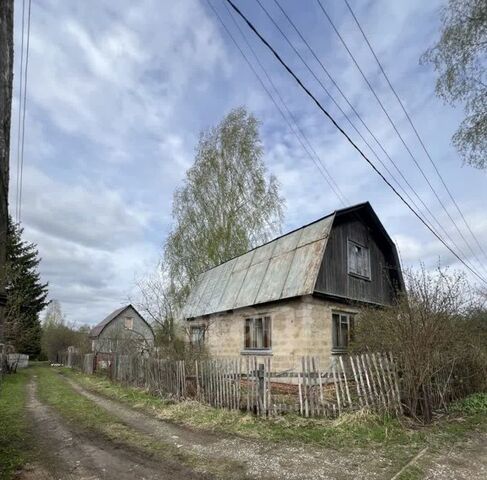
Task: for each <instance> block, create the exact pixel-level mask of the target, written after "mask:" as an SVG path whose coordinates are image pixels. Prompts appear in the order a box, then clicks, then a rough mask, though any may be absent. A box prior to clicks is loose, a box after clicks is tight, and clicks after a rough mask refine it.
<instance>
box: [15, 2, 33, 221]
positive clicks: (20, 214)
mask: <svg viewBox="0 0 487 480" xmlns="http://www.w3.org/2000/svg"><path fill="white" fill-rule="evenodd" d="M31 4H32V0H29V10H28V14H27V47H26V50H25V72H24V108H23V112H22V150H21V155H20V189H19V216H18V222H19V223H20V222H21V221H22V183H23V176H24V145H25V111H26V104H27V72H28V68H29V45H30V9H31Z"/></svg>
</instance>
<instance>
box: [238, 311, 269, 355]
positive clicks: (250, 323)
mask: <svg viewBox="0 0 487 480" xmlns="http://www.w3.org/2000/svg"><path fill="white" fill-rule="evenodd" d="M259 320H260V321H261V327H260V330H261V333H260V335H261V341H260V342H258V338H257V336H256V332H257V328H259V327H258V326H257V321H259ZM243 327H244V335H243V352H245V353H249V352H258V353H266V352H271V351H272V317H271V316H270V315H265V314H264V315H256V316H254V317H246V318H244V326H243ZM266 337H267V342H266V341H265V340H266ZM247 340H248V342H247ZM258 343H261V346H259V345H258ZM266 343H267V345H266Z"/></svg>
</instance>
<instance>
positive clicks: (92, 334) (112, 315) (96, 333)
mask: <svg viewBox="0 0 487 480" xmlns="http://www.w3.org/2000/svg"><path fill="white" fill-rule="evenodd" d="M128 308H133V309H134V310H135V313H137V315H139V317H140V318H142V320H144V322H145V323H147V322H146V321H145V319H144V317H143V316H142V315H141V314H140V313H139V312H138V311H137V310H136V309H135V308H134V306H133V305H132V304H130V303H129V304H128V305H125V306H124V307H120V308H117V310H114V311H113V312H112V313H110V315H108V316H107V317H105V318H104V319H103V320H102V321H101V322H100V323H99V324H98V325H96V326H94V327H93V328H92V329H91V331H90V335H89V336H90V338H96V337H98V336H99V335H100V333H101V332H102V331H103V329H104V328H105V327H106V326H107V325H108V324H109V323H110V322H112V321H113V320H115V319H116V318H117V317H118V316H119V315H121V314H122V313H123V312H125V310H127V309H128ZM147 325H149V324H148V323H147ZM149 327H150V325H149ZM151 329H152V327H151Z"/></svg>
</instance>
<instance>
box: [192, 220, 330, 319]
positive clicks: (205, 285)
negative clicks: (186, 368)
mask: <svg viewBox="0 0 487 480" xmlns="http://www.w3.org/2000/svg"><path fill="white" fill-rule="evenodd" d="M334 217H335V214H334V213H333V214H331V215H328V216H326V217H323V218H321V219H319V220H317V221H315V222H313V223H310V224H309V225H305V226H304V227H301V228H298V229H297V230H294V231H292V232H289V233H287V234H286V235H283V236H281V237H278V238H276V239H274V240H272V241H270V242H268V243H266V244H264V245H261V246H260V247H257V248H254V249H253V250H250V251H249V252H247V253H245V254H243V255H241V256H239V257H236V258H233V259H232V260H229V261H228V262H225V263H222V264H221V265H218V266H217V267H214V268H212V269H210V270H208V271H206V272H204V273H202V274H201V275H200V276H199V277H198V280H197V282H196V285H195V287H194V288H193V290H192V291H191V293H190V295H189V297H188V300H187V302H186V305H185V307H184V310H183V314H184V316H185V318H193V317H198V316H201V315H209V314H211V313H216V312H222V311H225V310H231V309H234V308H240V307H245V306H249V305H254V304H258V303H265V302H270V301H274V300H280V299H283V298H291V297H296V296H300V295H306V294H311V293H313V290H314V287H315V283H316V278H317V275H318V272H319V269H320V264H321V260H322V258H323V253H324V251H325V247H326V241H327V238H328V235H329V233H330V230H331V226H332V224H333V219H334Z"/></svg>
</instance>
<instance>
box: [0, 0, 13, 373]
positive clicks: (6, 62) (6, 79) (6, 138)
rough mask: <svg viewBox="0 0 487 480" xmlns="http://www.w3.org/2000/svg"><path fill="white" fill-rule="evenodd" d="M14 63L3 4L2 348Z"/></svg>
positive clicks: (5, 2) (7, 5)
mask: <svg viewBox="0 0 487 480" xmlns="http://www.w3.org/2000/svg"><path fill="white" fill-rule="evenodd" d="M13 63H14V0H0V344H1V343H4V322H5V302H6V295H5V263H6V247H7V227H8V181H9V155H10V120H11V112H12V82H13ZM0 353H1V351H0ZM0 368H1V365H0Z"/></svg>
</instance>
